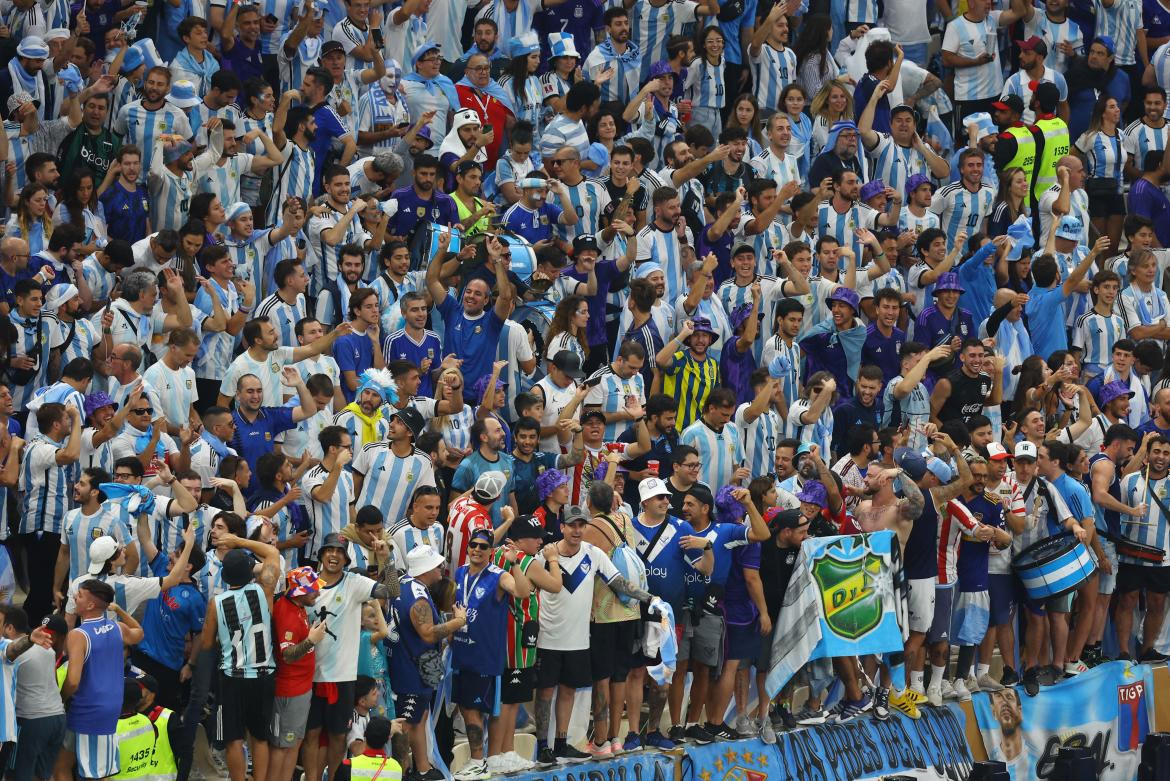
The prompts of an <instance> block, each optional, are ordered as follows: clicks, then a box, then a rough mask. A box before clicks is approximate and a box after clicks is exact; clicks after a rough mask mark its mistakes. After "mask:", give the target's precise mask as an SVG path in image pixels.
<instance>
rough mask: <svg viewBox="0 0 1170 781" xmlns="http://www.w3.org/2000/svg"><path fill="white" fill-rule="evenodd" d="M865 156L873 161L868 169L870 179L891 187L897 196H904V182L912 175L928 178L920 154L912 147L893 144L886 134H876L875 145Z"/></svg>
mask: <svg viewBox="0 0 1170 781" xmlns="http://www.w3.org/2000/svg"><path fill="white" fill-rule="evenodd" d="M867 154H868V155H869V159H870V160H872V161H873V165H872V166H870V169H869V173H870V179H871V180H872V179H881V180H882V181H883V182H885V183H886V187H892V188H893V189H894V192H896V193H898V194H899V195H903V196H904V195H905V192H906V180H907V179H909V178H910V177H911V176H913V175H914V174H922V175H923V176H927V177H929V176H930V168H929V167H928V166H927V165H926V158H925V157H924V156H923V155H922V153H921V152H919V151H918V150H917V149H915V148H914V147H912V146H902V145H900V144H896V143H894V139H893V138H891V137H890V136H889V135H888V134H886V133H878V142H877V144H876V145H875V146H874V148H873V149H870V150H868V151H867Z"/></svg>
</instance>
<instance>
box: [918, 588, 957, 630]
mask: <svg viewBox="0 0 1170 781" xmlns="http://www.w3.org/2000/svg"><path fill="white" fill-rule="evenodd" d="M958 593H959V588H958V586H956V585H955V584H954V583H952V584H950V585H947V586H937V585H936V586H935V587H934V620H933V621H931V622H930V630H929V631H928V632H927V633H926V642H928V643H944V642H950V639H951V616H952V615H954V612H955V600H956V598H957V596H958Z"/></svg>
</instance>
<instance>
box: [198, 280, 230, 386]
mask: <svg viewBox="0 0 1170 781" xmlns="http://www.w3.org/2000/svg"><path fill="white" fill-rule="evenodd" d="M208 281H209V282H211V287H212V290H213V293H214V295H217V296H219V302H220V304H222V305H223V308H224V311H226V312H227V316H228V317H231V316H232V315H234V314H235V313H236V312H238V311H239V309H240V294H239V292H237V290H236V286H235V285H234V284H233V283H231V282H228V286H227V289H226V290H224V289H223V288H222V287H220V285H219V282H217V281H216V280H214V279H211V280H208ZM195 308H196V309H198V310H199V311H200V312H203V313H204V314H206V315H208V316H210V315H211V314H212V310H213V307H212V306H211V296H210V295H208V293H207V291H206V290H204V289H203V288H199V292H198V293H196V294H195ZM235 343H236V337H234V336H232V335H231V334H229V333H228V332H227V331H222V332H219V333H214V332H210V331H209V332H206V333H204V334H203V340H202V341H201V342H200V344H199V352H198V353H197V354H196V355H195V362H194V364H192V367H193V368H194V369H195V376H196V377H199V378H200V379H206V380H218V379H220V378H222V377H223V376H224V374H225V373H227V369H228V366H230V365H231V362H232V351H233V350H234V349H235Z"/></svg>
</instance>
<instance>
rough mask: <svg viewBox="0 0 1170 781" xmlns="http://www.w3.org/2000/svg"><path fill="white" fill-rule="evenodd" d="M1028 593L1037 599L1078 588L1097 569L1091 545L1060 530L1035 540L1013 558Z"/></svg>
mask: <svg viewBox="0 0 1170 781" xmlns="http://www.w3.org/2000/svg"><path fill="white" fill-rule="evenodd" d="M1012 569H1014V570H1015V571H1016V574H1017V575H1018V576H1019V578H1020V580H1021V581H1023V583H1024V588H1025V589H1027V591H1028V596H1029V597H1031V598H1032V599H1034V600H1045V599H1050V598H1052V597H1059V596H1063V595H1065V594H1068V593H1069V592H1071V591H1075V590H1076V589H1077V588H1078V587H1079V586H1080V585H1081V584H1082V583H1084V582H1085V581H1086V580H1088V579H1089V578H1090V577H1091V576H1092V575H1093V573H1094V572H1096V571H1097V565H1096V564H1095V563H1094V562H1093V557H1092V556H1091V555H1090V554H1089V549H1088V548H1086V547H1085V544H1084V543H1083V542H1079V541H1078V540H1077V538H1076V537H1074V536H1072V535H1071V534H1058V535H1056V536H1055V537H1048V538H1046V539H1043V540H1040V541H1039V542H1037V543H1034V544H1032V545H1030V546H1028V547H1027V548H1025V549H1024V550H1023V551H1021V552H1020V554H1019V555H1018V556H1016V558H1015V560H1014V561H1012Z"/></svg>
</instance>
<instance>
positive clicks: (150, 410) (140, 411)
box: [130, 407, 154, 415]
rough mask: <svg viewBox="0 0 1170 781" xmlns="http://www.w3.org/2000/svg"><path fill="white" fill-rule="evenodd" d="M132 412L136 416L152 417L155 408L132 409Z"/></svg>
mask: <svg viewBox="0 0 1170 781" xmlns="http://www.w3.org/2000/svg"><path fill="white" fill-rule="evenodd" d="M130 411H131V412H133V413H134V414H135V415H151V414H153V413H154V408H153V407H140V408H138V409H132V410H130Z"/></svg>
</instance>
